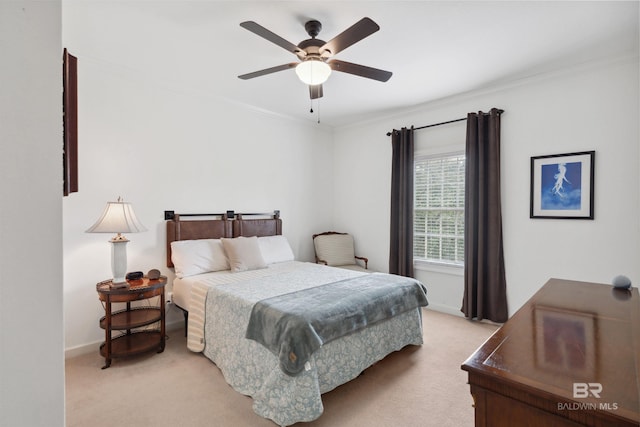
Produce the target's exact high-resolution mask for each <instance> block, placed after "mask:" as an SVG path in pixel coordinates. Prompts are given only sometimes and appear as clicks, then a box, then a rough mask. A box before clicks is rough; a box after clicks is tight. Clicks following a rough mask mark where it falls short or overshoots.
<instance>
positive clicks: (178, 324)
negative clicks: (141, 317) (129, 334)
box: [64, 320, 184, 359]
mask: <svg viewBox="0 0 640 427" xmlns="http://www.w3.org/2000/svg"><path fill="white" fill-rule="evenodd" d="M165 329H166V330H167V332H169V331H176V330H184V321H183V320H177V321H175V322H171V323H166V324H165ZM103 342H104V341H103V340H99V341H95V342H92V343H89V344H83V345H79V346H77V347H72V348H67V349H65V350H64V358H65V359H70V358H72V357H77V356H82V355H85V354H89V353H93V352H96V353H97V352H98V351H99V349H100V344H102V343H103Z"/></svg>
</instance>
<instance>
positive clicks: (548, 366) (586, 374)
mask: <svg viewBox="0 0 640 427" xmlns="http://www.w3.org/2000/svg"><path fill="white" fill-rule="evenodd" d="M533 323H534V324H533V331H534V338H535V339H534V347H535V348H534V352H535V359H534V360H535V366H536V367H537V368H538V369H542V370H544V371H547V372H550V373H553V374H564V375H568V376H572V377H581V378H597V376H598V366H599V361H598V358H599V357H598V356H599V355H598V349H597V345H596V343H597V342H598V336H597V335H598V325H597V316H596V314H595V313H590V312H581V311H574V310H567V309H564V308H559V307H552V306H542V305H538V306H536V307H535V308H534V310H533Z"/></svg>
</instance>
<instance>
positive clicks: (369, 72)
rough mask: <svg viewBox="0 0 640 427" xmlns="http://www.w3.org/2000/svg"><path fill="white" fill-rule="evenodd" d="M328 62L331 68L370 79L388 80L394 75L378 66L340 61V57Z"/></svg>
mask: <svg viewBox="0 0 640 427" xmlns="http://www.w3.org/2000/svg"><path fill="white" fill-rule="evenodd" d="M327 64H329V66H330V67H331V69H332V70H334V71H341V72H343V73H349V74H354V75H356V76H360V77H366V78H368V79H373V80H378V81H380V82H386V81H387V80H389V79H390V78H391V76H392V75H393V73H392V72H391V71H384V70H379V69H377V68H371V67H367V66H364V65H359V64H353V63H351V62H345V61H340V60H338V59H334V60H332V61H329V62H327Z"/></svg>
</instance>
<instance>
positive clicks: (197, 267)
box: [171, 239, 229, 279]
mask: <svg viewBox="0 0 640 427" xmlns="http://www.w3.org/2000/svg"><path fill="white" fill-rule="evenodd" d="M171 262H173V266H174V268H175V271H176V276H177V277H178V278H180V279H182V278H183V277H187V276H193V275H194V274H200V273H208V272H210V271H221V270H229V261H228V260H227V257H226V255H225V253H224V249H223V247H222V242H221V241H220V239H198V240H176V241H175V242H171Z"/></svg>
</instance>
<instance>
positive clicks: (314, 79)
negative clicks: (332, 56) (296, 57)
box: [296, 58, 331, 86]
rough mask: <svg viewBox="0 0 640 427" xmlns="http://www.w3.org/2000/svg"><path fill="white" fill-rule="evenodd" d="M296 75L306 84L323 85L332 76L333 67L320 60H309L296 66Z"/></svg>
mask: <svg viewBox="0 0 640 427" xmlns="http://www.w3.org/2000/svg"><path fill="white" fill-rule="evenodd" d="M296 74H297V75H298V78H300V80H302V82H303V83H305V84H308V85H312V86H315V85H321V84H322V83H324V82H326V81H327V79H328V78H329V76H330V75H331V67H330V66H329V65H328V64H327V63H326V62H324V61H323V60H321V59H319V58H308V59H306V60H304V61H302V62H301V63H299V64H298V65H297V66H296Z"/></svg>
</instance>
